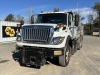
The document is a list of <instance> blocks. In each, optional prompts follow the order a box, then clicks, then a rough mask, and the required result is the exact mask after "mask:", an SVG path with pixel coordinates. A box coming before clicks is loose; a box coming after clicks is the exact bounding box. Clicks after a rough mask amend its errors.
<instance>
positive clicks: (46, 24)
mask: <svg viewBox="0 0 100 75" xmlns="http://www.w3.org/2000/svg"><path fill="white" fill-rule="evenodd" d="M28 25H37V26H38V25H39V26H53V27H54V28H56V26H57V24H51V23H39V24H24V25H23V26H28Z"/></svg>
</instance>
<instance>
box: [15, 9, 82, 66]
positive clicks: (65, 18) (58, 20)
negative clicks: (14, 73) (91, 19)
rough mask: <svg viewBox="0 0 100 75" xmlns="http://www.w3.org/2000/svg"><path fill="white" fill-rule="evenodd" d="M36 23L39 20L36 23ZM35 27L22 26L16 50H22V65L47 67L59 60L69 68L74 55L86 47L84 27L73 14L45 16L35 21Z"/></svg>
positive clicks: (29, 25) (64, 13) (18, 34)
mask: <svg viewBox="0 0 100 75" xmlns="http://www.w3.org/2000/svg"><path fill="white" fill-rule="evenodd" d="M34 20H36V21H35V22H34ZM31 21H32V22H31V23H32V24H21V25H20V26H19V31H18V32H17V38H16V50H21V57H22V58H21V60H22V61H21V62H20V64H21V65H36V66H43V65H45V64H46V59H47V58H55V57H56V58H57V59H58V61H56V62H59V64H60V65H61V66H63V67H66V66H67V65H68V63H69V61H70V57H71V55H73V54H74V53H75V52H76V51H77V50H80V49H81V47H82V41H83V26H81V20H80V15H79V14H77V13H73V12H60V11H59V10H58V9H55V10H54V11H53V12H41V13H40V14H38V15H37V19H36V18H34V15H32V17H31Z"/></svg>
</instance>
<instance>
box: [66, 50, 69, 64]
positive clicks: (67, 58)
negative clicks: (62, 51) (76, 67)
mask: <svg viewBox="0 0 100 75" xmlns="http://www.w3.org/2000/svg"><path fill="white" fill-rule="evenodd" d="M66 61H67V62H68V61H69V50H68V51H67V52H66Z"/></svg>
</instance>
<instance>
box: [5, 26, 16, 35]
mask: <svg viewBox="0 0 100 75" xmlns="http://www.w3.org/2000/svg"><path fill="white" fill-rule="evenodd" d="M5 33H6V35H9V36H10V37H13V36H14V35H15V30H14V29H13V28H11V27H6V28H5Z"/></svg>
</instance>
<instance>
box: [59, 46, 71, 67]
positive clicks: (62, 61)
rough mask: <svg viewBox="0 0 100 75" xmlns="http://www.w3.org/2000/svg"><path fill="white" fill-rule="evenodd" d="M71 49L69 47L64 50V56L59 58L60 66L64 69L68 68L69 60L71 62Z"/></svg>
mask: <svg viewBox="0 0 100 75" xmlns="http://www.w3.org/2000/svg"><path fill="white" fill-rule="evenodd" d="M70 49H71V47H70V46H69V45H67V46H66V47H65V48H64V53H63V55H62V56H59V64H60V65H61V66H63V67H66V66H67V65H68V64H69V60H70Z"/></svg>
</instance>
